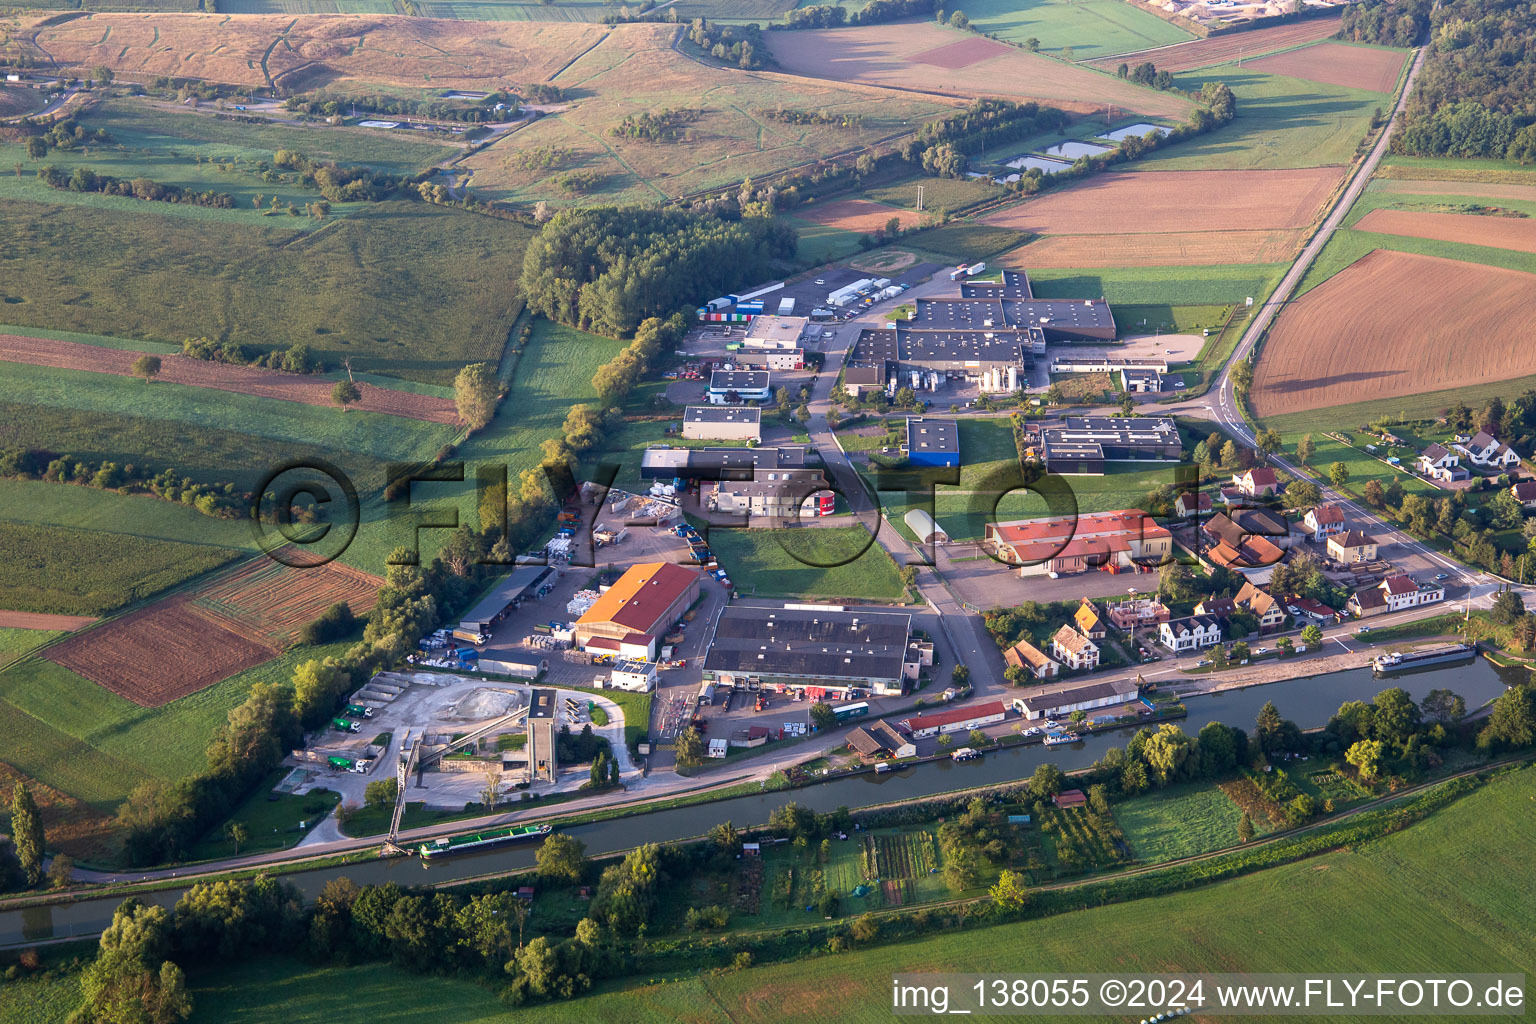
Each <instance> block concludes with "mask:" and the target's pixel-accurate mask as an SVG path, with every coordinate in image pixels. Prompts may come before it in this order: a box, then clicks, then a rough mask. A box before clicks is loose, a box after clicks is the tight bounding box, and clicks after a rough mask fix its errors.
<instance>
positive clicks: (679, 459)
mask: <svg viewBox="0 0 1536 1024" xmlns="http://www.w3.org/2000/svg"><path fill="white" fill-rule="evenodd" d="M804 468H805V449H804V448H801V447H798V446H791V447H787V448H647V449H646V450H645V451H643V452H641V453H640V476H641V478H642V479H645V480H672V479H683V480H751V479H753V478H754V477H755V476H756V475H757V473H758V472H759V471H762V470H769V469H776V470H786V469H804Z"/></svg>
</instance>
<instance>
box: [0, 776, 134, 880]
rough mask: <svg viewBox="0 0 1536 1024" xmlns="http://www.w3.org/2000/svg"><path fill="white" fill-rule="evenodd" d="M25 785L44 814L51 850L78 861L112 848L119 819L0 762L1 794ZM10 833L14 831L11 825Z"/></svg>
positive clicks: (8, 828)
mask: <svg viewBox="0 0 1536 1024" xmlns="http://www.w3.org/2000/svg"><path fill="white" fill-rule="evenodd" d="M18 782H25V783H26V784H27V788H28V789H30V790H31V791H32V799H34V800H36V801H37V806H38V809H39V810H40V811H41V812H42V818H43V831H44V832H45V833H46V834H47V836H48V848H49V849H50V850H56V851H60V852H63V853H67V854H69V855H70V856H71V857H74V858H76V859H81V858H91V857H99V856H101V855H102V854H103V853H106V852H107V851H108V850H109V849H110V848H111V846H112V842H111V837H112V829H113V826H114V825H115V824H116V819H115V818H114V817H113V816H112V815H110V814H106V813H103V812H102V811H99V810H97V809H95V808H93V807H92V806H91V805H90V804H87V803H85V802H84V801H82V800H77V799H75V798H74V797H72V796H70V795H69V794H68V793H62V792H60V791H59V790H57V789H54V788H53V787H52V786H48V785H45V784H43V783H41V782H39V781H37V780H36V779H34V778H32V777H31V776H29V775H23V774H22V773H21V772H19V771H17V770H16V769H15V768H13V767H11V766H10V765H8V764H6V763H5V762H3V761H0V792H5V793H11V792H14V791H15V789H16V783H18ZM6 831H10V824H9V822H7V824H6Z"/></svg>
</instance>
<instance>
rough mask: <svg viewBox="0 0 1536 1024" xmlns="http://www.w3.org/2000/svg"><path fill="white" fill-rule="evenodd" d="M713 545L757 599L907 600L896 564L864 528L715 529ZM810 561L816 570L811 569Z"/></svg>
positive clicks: (734, 578)
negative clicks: (808, 563)
mask: <svg viewBox="0 0 1536 1024" xmlns="http://www.w3.org/2000/svg"><path fill="white" fill-rule="evenodd" d="M707 539H708V542H709V547H710V550H711V551H713V552H714V553H715V556H716V557H717V558H719V560H720V566H721V568H723V569H725V571H726V572H727V573H729V574H730V576H731V581H732V582H733V583H734V584H735V585H736V589H737V590H738V591H740V592H741V593H743V594H746V595H748V596H751V597H826V598H849V599H852V600H859V601H889V602H893V603H899V602H904V601H905V600H906V592H905V588H903V587H902V585H901V579H900V577H899V576H898V575H897V571H896V563H895V562H893V561H891V556H890V555H888V554H886V553H885V549H884V548H882V547H880V546H879V545H878V544H875V543H874V541H873V538H871V537H870V535H869V531H868V530H866V529H865V528H864V527H863V526H846V527H829V528H822V527H802V528H800V529H788V530H741V529H726V528H722V527H719V526H715V527H711V528H710V530H709V535H708V538H707ZM807 561H809V562H813V563H816V564H813V565H807V564H806V562H807ZM833 563H840V564H833Z"/></svg>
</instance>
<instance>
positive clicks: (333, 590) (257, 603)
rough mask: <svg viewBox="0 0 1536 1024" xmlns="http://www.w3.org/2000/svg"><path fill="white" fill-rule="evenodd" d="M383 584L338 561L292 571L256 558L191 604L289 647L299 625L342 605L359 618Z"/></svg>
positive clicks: (266, 640) (242, 629)
mask: <svg viewBox="0 0 1536 1024" xmlns="http://www.w3.org/2000/svg"><path fill="white" fill-rule="evenodd" d="M382 583H383V581H382V580H380V579H378V578H377V577H374V576H370V575H368V574H367V573H364V572H359V571H357V570H356V569H350V568H348V567H347V566H344V565H340V564H338V563H336V562H328V563H326V564H325V565H322V566H319V567H317V568H313V569H294V568H291V567H289V566H286V565H283V564H282V563H281V562H276V561H273V560H271V559H265V558H258V559H253V560H251V561H248V562H246V563H245V564H243V565H240V566H236V567H235V568H234V569H233V570H231V571H230V572H228V573H226V574H224V575H222V576H220V577H219V578H218V579H216V580H214V581H213V582H211V583H209V584H208V585H207V586H206V587H203V588H202V589H201V590H199V591H198V592H197V593H196V594H194V595H193V601H194V602H195V603H196V605H197V606H198V607H199V608H203V609H207V610H209V611H212V612H214V613H216V614H218V615H221V616H223V617H224V618H226V619H228V620H229V621H230V622H232V623H235V624H236V627H237V628H238V629H239V630H240V632H241V633H243V634H245V635H246V636H250V637H253V638H255V639H257V640H259V641H261V642H262V643H265V644H271V645H273V646H276V647H285V646H287V645H288V644H290V643H292V642H293V641H294V640H295V639H296V638H297V637H298V632H299V628H300V627H301V626H303V625H304V624H305V623H306V622H310V621H312V620H314V619H316V618H319V616H320V613H321V612H323V611H325V610H326V609H327V608H329V607H330V606H331V605H333V604H335V603H336V602H338V601H345V602H346V603H347V604H348V605H349V606H350V607H351V608H352V611H353V612H354V613H356V614H358V615H361V614H363V613H364V612H366V611H368V609H370V608H372V607H373V601H374V596H375V594H376V593H377V592H378V589H379V586H380V585H381V584H382Z"/></svg>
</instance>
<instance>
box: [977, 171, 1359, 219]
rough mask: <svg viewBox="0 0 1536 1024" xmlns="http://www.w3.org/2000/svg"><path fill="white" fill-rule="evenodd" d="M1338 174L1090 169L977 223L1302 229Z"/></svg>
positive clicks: (1328, 191) (1315, 212) (1325, 172)
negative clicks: (1065, 185)
mask: <svg viewBox="0 0 1536 1024" xmlns="http://www.w3.org/2000/svg"><path fill="white" fill-rule="evenodd" d="M1339 174H1340V171H1339V168H1337V167H1305V168H1297V169H1294V170H1280V171H1131V172H1128V173H1110V174H1098V175H1095V176H1093V177H1091V178H1089V179H1087V180H1086V181H1083V182H1082V183H1080V184H1077V185H1073V186H1070V187H1068V188H1064V189H1062V190H1061V191H1059V192H1048V193H1046V194H1045V195H1043V196H1040V197H1039V198H1036V199H1030V200H1026V201H1025V202H1022V203H1020V204H1018V205H1017V206H1011V207H1009V208H1008V209H1006V210H999V211H998V212H996V213H993V214H989V215H987V216H986V217H983V218H982V222H983V223H985V224H996V225H999V226H1001V227H1009V228H1015V229H1017V230H1019V231H1030V232H1033V233H1035V234H1039V235H1097V234H1118V233H1126V232H1129V233H1134V234H1144V233H1158V232H1165V231H1166V232H1193V231H1223V230H1227V229H1233V230H1261V229H1268V230H1272V229H1276V228H1303V227H1306V226H1307V225H1308V224H1310V223H1311V222H1312V219H1313V217H1315V216H1316V214H1317V211H1318V208H1319V207H1320V206H1321V205H1322V203H1323V200H1324V199H1326V198H1327V197H1328V195H1329V193H1330V192H1332V190H1333V187H1334V185H1335V184H1336V183H1337V182H1338V180H1339Z"/></svg>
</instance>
